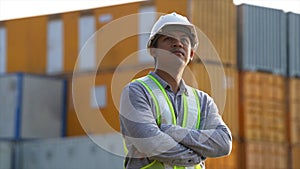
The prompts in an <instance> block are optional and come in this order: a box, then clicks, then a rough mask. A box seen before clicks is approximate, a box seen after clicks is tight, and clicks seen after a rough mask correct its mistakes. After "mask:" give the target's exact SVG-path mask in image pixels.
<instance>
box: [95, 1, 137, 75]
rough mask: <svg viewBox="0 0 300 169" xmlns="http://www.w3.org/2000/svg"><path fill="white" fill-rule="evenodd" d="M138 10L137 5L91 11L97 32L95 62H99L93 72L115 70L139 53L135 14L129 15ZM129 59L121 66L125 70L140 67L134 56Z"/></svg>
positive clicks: (131, 4) (130, 4)
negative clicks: (125, 68) (95, 70)
mask: <svg viewBox="0 0 300 169" xmlns="http://www.w3.org/2000/svg"><path fill="white" fill-rule="evenodd" d="M139 7H140V4H139V3H129V4H124V5H117V6H111V7H105V8H99V9H95V10H94V17H95V21H96V30H97V35H96V39H95V40H96V46H97V47H96V56H97V57H96V63H97V64H98V62H99V67H98V68H96V69H98V70H104V69H115V68H116V67H118V66H119V65H120V64H121V63H122V61H124V60H125V59H128V58H129V57H132V53H134V52H137V51H138V34H139V33H138V15H132V14H137V13H138V12H139ZM120 28H121V29H120ZM107 39H110V40H107ZM106 51H107V52H106ZM105 52H106V53H105ZM129 60H130V62H129ZM129 60H127V62H126V63H127V64H126V65H125V64H123V66H124V67H132V66H136V65H138V64H139V62H138V57H137V56H133V57H132V58H130V59H129ZM96 66H97V65H96Z"/></svg>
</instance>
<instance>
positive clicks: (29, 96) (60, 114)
mask: <svg viewBox="0 0 300 169" xmlns="http://www.w3.org/2000/svg"><path fill="white" fill-rule="evenodd" d="M65 98H66V81H65V80H64V79H60V78H52V77H47V76H41V75H33V74H22V73H17V74H5V75H1V76H0V108H1V111H0V138H5V139H28V138H48V137H60V136H63V135H64V134H65V132H64V130H65V112H66V109H65V102H66V99H65Z"/></svg>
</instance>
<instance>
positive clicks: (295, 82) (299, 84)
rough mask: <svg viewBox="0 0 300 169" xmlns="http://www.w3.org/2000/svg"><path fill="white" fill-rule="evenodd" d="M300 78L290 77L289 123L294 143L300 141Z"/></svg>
mask: <svg viewBox="0 0 300 169" xmlns="http://www.w3.org/2000/svg"><path fill="white" fill-rule="evenodd" d="M299 90H300V79H299V78H290V79H289V102H288V104H289V125H290V142H291V143H292V144H299V143H300V123H299V121H300V113H299V109H300V94H299Z"/></svg>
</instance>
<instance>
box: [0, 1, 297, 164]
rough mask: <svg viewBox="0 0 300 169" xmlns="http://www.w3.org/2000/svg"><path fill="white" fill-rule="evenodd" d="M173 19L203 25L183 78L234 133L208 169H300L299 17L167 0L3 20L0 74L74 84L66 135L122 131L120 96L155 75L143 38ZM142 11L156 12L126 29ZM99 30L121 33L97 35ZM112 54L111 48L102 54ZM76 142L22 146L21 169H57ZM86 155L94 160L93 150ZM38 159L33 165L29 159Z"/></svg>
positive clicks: (2, 148)
mask: <svg viewBox="0 0 300 169" xmlns="http://www.w3.org/2000/svg"><path fill="white" fill-rule="evenodd" d="M173 11H176V12H177V13H180V14H183V15H187V16H188V17H189V18H190V20H191V21H192V22H193V23H194V24H195V25H196V26H197V28H198V33H199V38H200V46H199V49H198V51H197V58H196V59H194V61H193V62H192V63H191V64H190V65H189V68H188V69H187V71H186V72H185V74H184V79H185V80H186V82H187V83H188V84H191V85H192V86H195V87H198V88H199V89H201V90H203V91H205V92H207V93H208V94H210V95H211V96H212V97H213V98H214V99H215V101H216V103H217V105H218V107H219V109H220V113H222V117H223V119H224V121H225V122H226V123H227V124H228V126H229V127H230V129H231V131H232V134H233V150H232V153H231V155H230V156H227V157H222V158H216V159H210V158H209V159H208V160H207V162H206V167H207V168H212V169H214V168H215V169H217V168H226V169H237V168H246V169H247V168H258V169H259V168H274V169H277V168H278V169H284V168H293V169H298V168H300V164H299V163H298V161H297V160H296V159H297V157H299V154H300V141H299V140H300V138H299V135H300V133H299V123H298V121H299V120H300V116H299V113H297V110H298V108H300V100H299V98H300V96H299V95H298V93H299V92H297V91H299V89H298V87H299V86H300V81H299V78H298V76H299V75H300V73H299V72H300V70H299V68H300V63H299V56H300V55H299V47H298V46H299V43H300V37H299V35H300V32H299V31H300V28H299V23H300V20H299V18H300V17H299V15H298V14H293V13H288V14H285V13H284V12H283V11H280V10H275V9H268V8H262V7H256V6H250V5H241V6H238V7H236V6H234V4H233V3H232V1H231V0H222V1H211V0H192V1H190V0H183V1H182V0H174V1H172V5H170V2H169V1H167V0H156V1H148V2H146V3H140V2H136V3H129V4H122V5H116V6H109V7H104V8H97V9H91V10H85V11H74V12H68V13H61V14H56V15H51V16H38V17H32V18H25V19H17V20H12V21H5V22H0V73H7V72H15V71H21V72H27V73H38V74H41V75H45V74H47V75H52V76H60V77H64V78H66V79H67V81H68V97H67V100H68V103H67V106H68V108H67V110H68V112H67V121H66V125H67V127H66V134H67V136H78V135H86V134H108V133H111V132H115V131H118V130H119V121H118V120H116V119H118V105H119V97H120V96H119V94H120V93H121V90H122V87H123V86H124V85H125V84H126V83H128V82H129V81H131V80H132V79H134V78H136V77H139V76H142V75H145V74H147V73H148V71H149V70H150V69H148V68H149V67H151V66H152V60H151V59H145V58H147V57H149V56H147V54H145V53H144V52H141V51H145V47H144V46H145V44H146V41H147V37H146V36H143V35H141V36H139V35H138V33H139V32H143V33H144V35H146V33H145V32H149V31H150V29H151V26H152V24H153V23H154V22H155V19H156V18H157V17H158V16H159V15H160V14H162V13H169V12H173ZM139 12H153V13H149V14H147V15H139V16H132V17H130V19H128V20H126V21H128V22H126V24H124V23H123V22H122V19H124V18H123V17H124V16H129V15H130V14H135V13H139ZM155 12H157V13H158V15H156V14H155ZM145 20H147V21H149V23H148V22H145ZM120 21H121V22H120ZM123 21H124V20H123ZM33 23H34V24H33ZM37 23H38V24H37ZM150 23H151V24H150ZM111 25H114V26H117V28H120V27H122V29H124V30H125V29H126V30H130V32H131V33H129V34H131V35H133V36H130V37H127V38H124V39H120V40H119V39H118V37H121V36H123V34H117V32H118V30H117V29H116V30H115V31H114V29H115V28H113V29H112V27H109V26H111ZM99 29H101V30H102V31H103V32H105V30H108V29H109V30H110V31H113V32H115V34H114V35H112V36H109V35H108V34H106V35H105V36H102V35H103V34H102V35H101V36H97V30H99ZM103 32H102V33H103ZM98 33H99V34H98V35H100V34H101V32H98ZM93 35H94V36H93ZM104 37H105V38H104ZM108 37H110V38H108ZM107 39H110V41H107ZM28 40H30V41H31V43H30V44H29V43H28ZM112 41H114V42H117V43H116V44H113V43H112ZM32 44H33V45H32ZM109 45H112V46H111V48H109V50H108V51H107V52H104V51H106V50H107V49H106V48H107V47H109ZM124 46H126V47H124ZM15 49H18V50H15ZM139 50H140V51H139ZM136 51H139V52H136ZM78 55H79V56H78ZM149 58H151V57H149ZM100 60H101V63H100V64H99V65H97V63H98V62H99V61H100ZM76 64H77V68H76V73H75V74H74V76H72V74H71V73H72V72H73V70H74V67H75V65H76ZM150 64H151V65H150ZM220 70H221V71H220ZM217 72H223V73H217ZM191 75H192V76H191ZM72 80H73V81H72ZM72 87H73V89H74V90H72ZM5 91H6V92H7V90H5ZM287 93H289V94H287ZM225 94H226V95H225ZM224 96H226V98H224ZM3 103H4V102H3ZM0 104H1V103H0ZM35 116H36V115H35ZM26 120H28V119H26ZM0 121H1V119H0ZM1 124H3V125H4V124H6V123H2V122H0V125H1ZM35 128H36V127H35ZM0 131H1V127H0ZM288 131H289V132H288ZM0 134H1V133H0ZM14 137H16V136H14ZM18 137H20V135H18ZM75 139H76V138H75ZM79 140H80V139H79ZM83 140H85V139H83ZM70 142H73V141H72V140H71V139H70V140H69V142H68V141H66V142H65V141H62V140H56V141H55V140H53V141H50V142H49V141H48V140H45V141H40V142H30V141H29V142H24V143H21V144H20V146H19V147H18V149H19V150H18V151H19V153H20V154H23V155H21V156H20V157H18V158H19V160H18V161H19V162H20V161H21V163H20V164H19V165H20V166H18V167H19V168H22V167H23V168H24V166H26V167H27V168H40V167H41V165H43V164H44V163H49V164H51V165H49V167H50V166H52V167H54V168H55V167H59V165H57V163H59V162H61V161H59V159H58V158H57V157H59V155H58V154H57V152H59V150H58V149H60V148H61V146H63V145H67V146H66V147H68V145H69V144H70ZM75 142H76V141H75ZM84 142H85V143H86V140H85V141H84ZM9 143H10V144H6V143H3V144H2V142H1V143H0V156H1V157H2V156H3V153H2V152H9V153H7V155H6V156H5V158H9V159H11V157H12V156H14V155H10V153H12V150H11V148H13V146H12V145H14V144H13V143H12V142H9ZM44 144H49V147H48V149H47V150H46V149H45V147H44V148H42V147H43V145H44ZM76 144H77V143H76ZM118 144H119V143H118ZM74 145H75V144H74ZM74 145H72V146H71V147H73V146H74ZM78 145H81V143H79V144H78ZM36 146H37V147H40V149H39V148H36ZM51 146H52V147H51ZM114 146H115V145H114ZM118 146H119V145H118ZM57 147H59V148H58V149H57V150H56V148H57ZM82 147H84V146H82ZM119 148H120V147H119ZM290 148H291V149H290ZM52 149H53V151H52ZM83 149H84V150H86V149H91V151H90V153H91V154H93V152H94V153H95V151H94V148H89V147H85V148H82V149H81V150H83ZM50 150H51V151H50ZM61 150H62V149H61ZM81 150H80V151H81ZM289 150H291V153H289ZM56 151H57V152H56ZM77 151H79V150H78V149H76V150H75V149H73V148H71V149H65V150H62V153H63V154H65V156H64V157H62V159H64V158H66V159H67V158H68V159H69V160H70V161H72V160H73V161H76V160H75V159H76V158H82V157H79V156H77V155H78V154H76V152H77ZM30 153H31V154H35V155H34V156H35V157H34V158H33V157H32V158H31V157H30V155H28V154H30ZM43 153H44V154H43ZM5 154H6V153H5ZM12 154H13V153H12ZM38 157H40V158H44V159H40V160H38V159H36V158H38ZM290 157H291V158H290ZM29 158H30V159H29ZM103 158H105V159H106V158H115V157H113V156H110V157H103ZM53 159H56V160H53ZM1 160H2V159H1V158H0V166H1V165H6V166H10V167H8V168H12V166H13V165H11V162H9V160H8V162H7V161H6V160H5V163H3V162H2V161H1ZM90 160H91V159H90ZM94 160H97V159H94ZM117 160H118V162H120V161H119V160H120V159H117ZM28 161H31V162H28ZM43 162H44V163H43ZM290 162H292V163H291V165H290ZM42 163H43V164H42ZM92 163H93V162H91V163H90V164H92ZM73 164H74V165H76V164H77V163H76V162H74V163H73ZM73 164H70V165H73ZM93 164H94V163H93ZM95 164H96V163H95ZM116 164H117V163H116ZM118 164H119V163H118ZM70 165H69V167H70ZM78 166H80V165H76V167H78ZM90 166H91V165H90ZM1 167H2V166H1ZM1 167H0V168H1ZM26 167H25V168H26ZM65 167H68V166H67V164H66V166H65Z"/></svg>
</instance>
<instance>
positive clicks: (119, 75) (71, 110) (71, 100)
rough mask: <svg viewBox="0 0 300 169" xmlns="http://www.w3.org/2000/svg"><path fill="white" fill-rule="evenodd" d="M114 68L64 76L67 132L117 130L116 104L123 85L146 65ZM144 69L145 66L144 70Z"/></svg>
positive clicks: (118, 102)
mask: <svg viewBox="0 0 300 169" xmlns="http://www.w3.org/2000/svg"><path fill="white" fill-rule="evenodd" d="M141 68H142V69H134V68H131V69H128V68H126V67H125V68H124V67H123V68H120V67H119V68H117V69H116V71H114V72H110V71H103V72H101V71H100V72H98V73H97V74H93V73H79V74H74V75H73V77H69V78H68V86H69V96H68V115H67V135H68V136H76V135H85V134H102V133H110V132H114V131H119V130H120V124H119V120H116V119H119V104H120V96H121V93H122V89H123V87H124V86H125V85H126V84H127V83H129V82H131V81H132V80H133V79H135V78H136V77H138V76H142V75H145V74H147V73H148V72H149V71H148V70H147V68H145V67H144V68H143V67H141ZM144 69H145V70H144Z"/></svg>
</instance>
